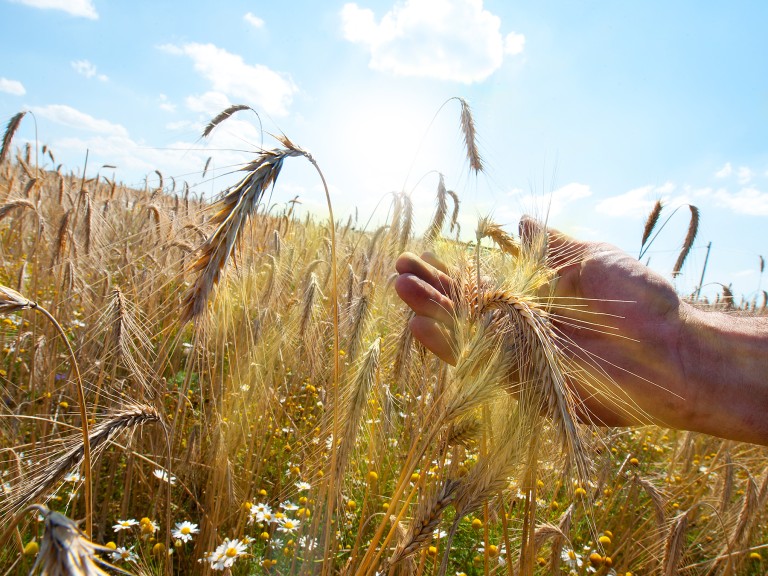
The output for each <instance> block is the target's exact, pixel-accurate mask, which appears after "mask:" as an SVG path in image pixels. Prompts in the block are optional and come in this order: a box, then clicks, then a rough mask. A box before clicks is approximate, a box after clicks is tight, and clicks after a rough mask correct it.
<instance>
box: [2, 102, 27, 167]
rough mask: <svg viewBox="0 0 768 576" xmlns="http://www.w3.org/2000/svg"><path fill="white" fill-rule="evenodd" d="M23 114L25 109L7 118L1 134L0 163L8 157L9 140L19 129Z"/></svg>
mask: <svg viewBox="0 0 768 576" xmlns="http://www.w3.org/2000/svg"><path fill="white" fill-rule="evenodd" d="M25 114H26V111H24V112H19V113H18V114H15V115H14V116H12V117H11V119H10V120H8V125H7V126H6V128H5V134H4V135H3V147H2V148H0V164H2V163H3V162H4V161H5V159H6V158H7V157H8V151H9V150H10V149H11V140H13V136H14V135H15V134H16V131H17V130H18V129H19V124H21V119H22V118H24V115H25Z"/></svg>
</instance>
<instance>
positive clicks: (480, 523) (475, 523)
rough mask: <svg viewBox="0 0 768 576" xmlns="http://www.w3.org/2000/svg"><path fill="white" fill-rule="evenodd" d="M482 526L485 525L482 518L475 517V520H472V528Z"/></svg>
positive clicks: (477, 528)
mask: <svg viewBox="0 0 768 576" xmlns="http://www.w3.org/2000/svg"><path fill="white" fill-rule="evenodd" d="M482 527H483V521H482V520H480V518H475V519H474V520H472V528H474V529H475V530H480V528H482Z"/></svg>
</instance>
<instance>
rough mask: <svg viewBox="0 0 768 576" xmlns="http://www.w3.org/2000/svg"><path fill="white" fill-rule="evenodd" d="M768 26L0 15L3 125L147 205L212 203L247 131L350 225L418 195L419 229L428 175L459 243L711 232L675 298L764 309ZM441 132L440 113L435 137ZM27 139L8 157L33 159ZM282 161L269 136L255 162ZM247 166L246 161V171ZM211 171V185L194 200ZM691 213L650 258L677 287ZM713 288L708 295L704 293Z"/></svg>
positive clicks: (447, 11)
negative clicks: (296, 156)
mask: <svg viewBox="0 0 768 576" xmlns="http://www.w3.org/2000/svg"><path fill="white" fill-rule="evenodd" d="M766 21H768V4H766V3H764V2H759V1H753V2H739V1H736V2H729V3H714V2H707V3H701V2H692V1H691V2H674V3H670V2H642V3H640V2H634V3H627V2H622V3H618V2H608V1H587V2H580V3H573V2H565V1H562V2H555V1H550V2H535V3H531V2H525V3H524V2H510V1H501V0H496V1H491V0H486V1H482V0H450V1H449V0H401V1H395V0H359V1H358V2H354V3H348V2H332V1H327V2H310V1H294V2H258V1H251V2H246V1H240V0H235V1H227V2H221V3H215V4H214V3H211V2H200V1H189V2H183V3H182V2H171V1H166V2H104V1H100V0H0V50H1V52H0V55H1V56H2V57H1V58H0V122H3V123H5V122H6V121H7V119H9V118H10V117H11V116H12V115H13V114H15V113H16V112H18V111H20V110H23V109H28V110H32V111H33V112H34V114H35V117H36V119H37V131H38V132H37V133H38V138H39V141H40V143H41V144H42V143H45V144H48V145H49V146H50V147H51V149H52V150H53V153H54V155H55V157H56V162H57V163H59V162H62V163H64V165H65V166H66V167H67V168H68V169H72V170H81V169H82V168H81V167H82V165H83V162H84V160H85V153H86V150H89V155H90V156H89V158H90V159H89V171H88V172H89V175H91V176H92V175H94V174H95V173H96V171H97V170H99V169H100V167H101V166H102V165H103V164H113V165H116V166H117V169H116V170H111V169H103V168H102V169H101V173H103V174H108V175H109V176H112V173H114V174H115V175H116V176H117V178H119V179H122V180H123V181H124V182H126V183H129V184H135V185H143V184H142V183H143V180H144V178H145V177H148V178H150V182H151V180H152V178H155V176H154V170H155V169H158V170H160V171H161V172H162V173H163V174H164V175H165V176H166V178H167V177H168V176H174V177H175V178H176V180H177V182H178V183H179V185H180V184H181V181H187V182H188V183H189V184H190V186H192V187H193V189H194V190H195V191H197V192H200V193H205V194H213V193H216V192H219V191H220V190H221V189H222V188H223V187H225V186H226V185H227V184H228V183H231V181H232V180H231V179H232V176H227V173H228V172H230V171H231V170H232V167H237V166H238V165H240V164H241V163H242V162H244V161H246V160H247V159H248V158H250V157H252V155H253V152H254V151H255V150H256V149H257V147H258V146H259V144H260V143H261V135H260V133H259V131H258V122H257V121H256V116H255V115H253V114H251V113H240V114H238V115H237V116H236V117H235V118H234V119H232V120H230V121H228V122H226V123H225V124H223V125H221V126H220V127H219V128H218V129H217V130H216V131H215V132H214V135H213V138H211V139H210V140H206V141H202V140H200V138H199V135H200V132H201V130H202V127H203V126H204V125H205V123H206V122H207V121H208V120H210V118H211V117H213V116H214V115H215V114H217V113H218V112H220V111H221V110H222V109H223V108H225V107H226V106H228V105H229V104H248V105H251V106H252V107H253V108H254V109H255V110H257V111H258V112H259V114H260V115H261V118H262V121H263V123H264V127H265V129H266V130H267V131H270V132H273V133H274V132H279V131H282V132H285V133H286V134H287V135H288V136H289V137H290V138H291V139H292V140H294V141H295V142H296V143H298V144H299V145H301V146H303V147H305V148H307V149H309V150H310V151H312V153H313V154H314V155H315V157H316V159H317V160H318V162H319V164H320V166H321V167H322V168H323V171H324V172H325V175H326V178H327V180H328V181H329V183H330V185H331V193H332V198H333V200H334V210H335V211H336V212H337V214H338V215H339V219H341V218H345V217H346V216H347V215H348V214H350V213H353V212H354V210H355V207H357V210H358V213H359V218H360V222H361V224H363V223H364V222H365V221H366V220H367V219H368V217H369V216H371V215H373V219H374V221H381V220H383V218H384V217H385V214H386V210H387V207H388V205H389V201H390V200H389V198H391V196H390V197H388V196H387V195H388V194H390V193H391V192H393V191H400V190H405V191H407V192H409V193H411V194H412V198H413V200H414V204H415V206H416V212H417V216H418V217H419V218H421V221H422V223H423V222H425V221H426V220H427V219H428V218H429V216H430V215H431V212H432V210H433V209H434V195H435V189H436V186H437V175H436V171H439V172H441V173H443V174H444V175H445V181H446V185H447V186H448V187H449V188H451V189H453V190H455V191H456V192H457V193H458V194H459V196H460V197H461V199H462V203H463V204H462V212H463V228H464V229H465V230H472V229H473V228H474V223H475V222H476V219H477V217H478V216H482V215H486V214H489V213H490V214H492V215H493V217H494V218H495V219H496V220H497V221H498V222H500V223H502V224H505V225H507V226H508V227H509V229H510V230H515V228H516V222H517V220H518V219H519V216H520V214H521V213H523V212H524V211H532V210H534V211H536V212H537V213H538V214H543V213H544V212H545V211H547V210H549V221H550V223H551V224H552V225H553V226H557V227H559V228H561V229H563V230H566V231H568V232H570V233H573V234H575V235H578V236H581V237H584V238H592V239H600V240H606V241H609V242H612V243H614V244H617V245H618V246H620V247H622V248H624V249H626V250H628V251H629V252H631V253H637V251H638V250H639V243H640V236H641V232H642V227H643V221H644V219H645V216H646V215H647V213H648V211H649V210H650V208H651V206H652V204H653V203H654V202H655V200H657V199H662V200H663V201H664V202H665V203H666V205H667V209H666V211H667V213H668V214H671V213H672V209H674V207H676V206H679V205H684V204H686V203H692V204H695V205H696V206H698V207H699V208H700V209H701V215H702V218H701V226H700V229H699V236H698V239H697V242H696V244H695V247H694V250H693V252H692V254H691V256H690V257H689V259H688V262H687V263H686V266H685V267H684V269H683V274H682V276H681V277H679V278H678V279H677V280H676V284H677V286H678V288H679V289H680V290H681V291H683V292H685V291H690V290H692V289H693V288H694V287H695V286H696V285H697V284H698V281H699V275H700V274H701V269H702V266H703V263H704V256H705V253H706V246H707V243H708V242H710V241H711V242H712V251H711V255H710V260H709V264H708V268H707V276H706V279H705V282H722V283H725V284H729V283H732V284H733V287H734V290H735V292H736V294H737V295H739V294H743V295H745V296H746V297H748V298H751V297H754V296H755V295H756V294H757V293H758V292H757V291H758V290H759V289H761V288H768V285H765V283H761V277H760V274H759V256H760V255H765V256H768V232H766V226H767V225H768V74H766V70H768V35H767V34H765V30H764V24H765V22H766ZM453 96H460V97H463V98H465V99H466V100H467V101H468V102H469V103H470V105H471V106H472V109H473V112H474V115H475V121H476V125H477V131H478V136H479V143H480V151H481V153H482V154H483V156H484V158H485V159H486V166H487V170H486V172H485V173H484V174H480V175H479V176H475V175H474V174H470V173H469V169H468V166H467V163H466V161H465V160H464V156H463V154H464V151H463V145H462V139H461V138H462V137H461V132H460V129H459V106H458V103H457V102H456V101H451V102H448V103H446V104H445V106H443V107H442V108H441V106H442V105H443V103H444V102H446V100H448V99H449V98H451V97H453ZM438 110H439V113H438ZM34 134H35V133H34V123H33V122H32V121H31V118H27V119H25V120H24V123H23V124H22V129H21V130H20V132H19V133H18V136H17V138H18V140H16V143H17V144H19V143H23V142H24V141H30V140H31V141H34V138H35V136H34ZM272 144H273V141H272V140H271V139H270V138H269V137H268V136H266V137H265V146H271V145H272ZM235 150H242V151H243V152H237V151H235ZM209 157H211V158H212V161H211V166H212V167H213V171H212V174H213V178H212V177H211V174H209V175H208V176H207V177H206V179H205V180H203V179H202V170H203V166H204V164H205V162H206V160H207V158H209ZM297 194H298V195H299V196H300V199H301V200H302V201H303V202H304V206H305V207H307V208H312V209H316V210H317V211H318V212H319V213H323V203H324V200H323V195H322V192H321V189H320V184H319V182H318V179H317V177H316V176H315V175H314V174H313V172H312V170H311V169H310V168H309V166H307V165H306V163H302V162H300V161H295V162H294V163H292V164H291V165H286V169H285V170H284V171H283V174H282V176H281V181H280V184H279V186H278V189H277V191H276V193H275V197H274V199H275V200H278V201H287V200H289V199H290V198H293V196H295V195H297ZM687 224H688V211H687V209H683V210H680V211H678V212H677V213H676V214H675V215H674V216H673V217H672V219H671V221H670V223H669V224H668V225H667V227H666V228H665V229H664V231H663V232H662V233H661V234H660V235H659V237H658V239H657V240H656V242H655V243H654V245H653V247H652V249H651V250H650V251H649V253H648V254H649V255H650V257H651V262H650V263H651V266H652V267H654V268H656V269H658V270H659V271H660V272H662V273H665V274H667V275H668V274H669V272H670V269H671V266H672V263H673V261H674V259H675V257H676V254H677V251H678V250H679V248H680V245H681V243H682V240H683V238H684V236H685V232H686V228H687ZM715 289H716V286H708V287H705V290H704V292H705V293H710V294H711V293H713V292H714V291H715Z"/></svg>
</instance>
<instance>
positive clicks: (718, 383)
mask: <svg viewBox="0 0 768 576" xmlns="http://www.w3.org/2000/svg"><path fill="white" fill-rule="evenodd" d="M678 349H679V354H680V360H681V364H682V372H683V374H684V379H685V383H684V389H685V390H687V391H688V394H689V395H690V401H691V403H692V411H691V413H690V419H691V422H690V426H688V428H689V429H691V430H696V431H699V432H705V433H707V434H713V435H715V436H720V437H723V438H730V439H733V440H741V441H746V442H754V443H757V444H765V445H768V318H766V317H749V316H739V315H735V314H725V313H722V312H709V311H702V310H697V309H694V308H692V307H689V308H688V309H687V318H686V322H685V327H684V328H683V331H682V333H681V337H680V341H679V342H678Z"/></svg>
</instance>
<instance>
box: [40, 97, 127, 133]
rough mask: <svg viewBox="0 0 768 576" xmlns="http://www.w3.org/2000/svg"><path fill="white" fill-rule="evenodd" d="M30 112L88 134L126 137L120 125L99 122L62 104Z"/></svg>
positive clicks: (105, 121)
mask: <svg viewBox="0 0 768 576" xmlns="http://www.w3.org/2000/svg"><path fill="white" fill-rule="evenodd" d="M32 111H33V112H34V113H35V114H37V115H38V116H39V117H41V118H47V119H48V120H50V121H51V122H55V123H56V124H61V125H63V126H68V127H70V128H78V129H81V130H86V131H88V132H96V133H98V134H104V135H107V136H117V137H127V136H128V131H127V130H126V129H125V128H124V127H123V126H121V125H120V124H113V123H112V122H109V121H108V120H99V119H98V118H94V117H93V116H90V115H89V114H86V113H85V112H80V111H79V110H75V109H74V108H72V107H71V106H66V105H64V104H50V105H49V106H35V107H33V108H32Z"/></svg>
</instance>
